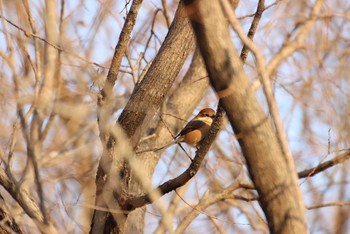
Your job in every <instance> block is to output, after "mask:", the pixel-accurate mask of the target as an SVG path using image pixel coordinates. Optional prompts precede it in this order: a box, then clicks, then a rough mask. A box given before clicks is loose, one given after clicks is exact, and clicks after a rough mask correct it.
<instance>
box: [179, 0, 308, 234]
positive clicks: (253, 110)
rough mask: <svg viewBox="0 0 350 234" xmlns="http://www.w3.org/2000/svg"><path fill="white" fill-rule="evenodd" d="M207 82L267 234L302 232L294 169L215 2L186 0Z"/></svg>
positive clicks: (300, 205)
mask: <svg viewBox="0 0 350 234" xmlns="http://www.w3.org/2000/svg"><path fill="white" fill-rule="evenodd" d="M185 2H186V10H187V12H188V14H189V16H190V18H191V22H192V26H193V28H194V31H195V34H196V37H197V42H198V44H199V47H200V50H201V53H202V56H203V59H204V61H205V64H206V67H207V71H208V73H209V77H210V82H211V84H212V86H213V87H214V89H215V90H216V92H217V95H218V96H219V98H220V99H221V103H222V105H223V108H224V109H225V111H226V114H227V116H228V118H229V121H230V123H231V126H232V128H233V130H234V131H235V133H236V134H239V135H240V136H242V137H240V138H239V139H238V140H239V144H240V146H241V149H242V151H243V154H244V156H245V158H246V160H247V165H248V170H249V173H250V175H251V178H252V180H253V182H254V183H255V185H256V188H257V191H258V193H259V202H260V204H261V207H262V209H263V211H264V213H265V215H266V218H267V222H268V225H269V229H270V231H271V233H306V232H307V230H306V229H307V228H306V221H305V215H304V211H305V208H304V206H303V200H302V197H301V192H300V189H299V186H298V183H297V175H296V173H295V169H294V165H290V164H288V161H292V160H287V159H286V157H288V156H287V155H284V154H283V151H282V149H281V146H280V144H279V141H278V138H277V135H276V133H275V130H274V127H273V124H272V122H271V120H270V118H269V117H268V116H267V115H266V114H265V113H264V112H263V111H262V108H261V106H260V105H259V102H258V101H257V99H256V97H255V94H254V90H253V89H252V86H251V84H250V83H249V80H248V78H247V76H246V74H245V73H244V70H243V65H242V62H241V60H240V58H239V56H238V55H237V53H236V51H235V48H234V47H233V45H232V42H231V38H230V34H229V30H228V25H227V23H226V20H225V18H224V16H223V13H222V9H221V7H220V4H219V2H217V1H211V0H201V1H197V0H194V1H185Z"/></svg>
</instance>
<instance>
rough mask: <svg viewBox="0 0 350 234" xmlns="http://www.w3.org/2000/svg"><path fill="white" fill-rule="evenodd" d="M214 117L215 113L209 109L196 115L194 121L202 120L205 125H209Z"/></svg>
mask: <svg viewBox="0 0 350 234" xmlns="http://www.w3.org/2000/svg"><path fill="white" fill-rule="evenodd" d="M214 117H215V111H214V110H213V109H211V108H205V109H203V110H201V111H200V112H199V113H198V115H197V116H196V117H195V119H197V120H202V121H204V122H205V123H207V124H209V125H211V123H212V122H213V119H214Z"/></svg>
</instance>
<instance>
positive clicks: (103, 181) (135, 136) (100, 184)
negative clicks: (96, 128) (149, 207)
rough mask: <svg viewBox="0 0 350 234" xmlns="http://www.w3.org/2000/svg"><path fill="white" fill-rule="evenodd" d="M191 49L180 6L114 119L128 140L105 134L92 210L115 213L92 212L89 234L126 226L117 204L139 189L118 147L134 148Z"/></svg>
mask: <svg viewBox="0 0 350 234" xmlns="http://www.w3.org/2000/svg"><path fill="white" fill-rule="evenodd" d="M193 48H194V35H193V32H192V28H191V25H190V22H189V20H188V19H187V17H186V15H185V13H184V9H183V6H182V3H181V2H180V4H179V7H178V10H177V12H176V14H175V18H174V21H173V23H172V25H171V26H170V29H169V32H168V34H167V36H166V38H165V40H164V42H163V44H162V46H161V48H160V49H159V52H158V54H157V56H156V57H155V59H154V61H153V62H152V65H151V66H150V68H149V70H148V71H147V73H146V75H145V77H144V78H143V80H142V81H141V82H140V83H139V84H138V85H137V86H136V87H135V89H134V91H133V93H132V96H131V98H130V100H129V102H128V103H127V105H126V107H125V108H124V110H123V112H122V113H121V115H120V117H119V119H118V123H117V124H119V125H120V126H121V128H122V129H123V131H124V132H125V134H126V137H127V138H128V139H126V138H123V137H120V134H119V133H120V132H119V133H117V134H113V132H111V134H107V135H110V137H109V139H108V140H107V144H106V145H105V147H104V152H103V155H102V157H101V160H100V163H99V167H98V171H97V176H96V206H97V207H98V208H100V207H103V208H106V207H109V208H113V209H116V210H118V212H116V213H109V212H106V211H101V210H98V209H97V210H95V212H94V216H93V220H92V223H91V230H90V233H124V232H125V230H126V229H125V228H126V227H127V226H129V225H127V218H128V215H129V214H128V213H122V212H120V211H122V210H124V208H125V207H121V206H120V204H118V202H121V201H122V200H123V199H124V198H125V196H131V195H136V194H140V193H142V186H141V184H140V181H139V180H137V179H135V177H134V172H133V170H137V169H138V170H140V168H131V166H130V160H131V159H133V160H134V159H135V160H136V161H137V160H138V159H137V158H138V157H135V156H133V155H132V153H131V151H130V152H127V151H124V150H123V149H122V148H123V147H121V145H123V144H125V143H126V142H125V141H128V142H129V143H126V144H130V145H132V147H133V148H135V147H136V146H137V145H138V143H139V140H140V138H141V137H142V136H143V135H144V134H145V133H146V130H147V129H148V125H149V123H150V121H151V120H152V118H153V116H154V113H155V112H156V111H157V110H158V109H159V108H160V106H161V104H162V103H163V101H164V100H165V97H166V94H167V93H168V92H169V89H170V87H171V85H172V83H173V82H174V80H175V78H176V77H177V75H178V73H179V72H180V69H181V67H182V65H183V63H184V62H185V60H186V58H187V57H188V55H189V53H190V52H191V51H193ZM117 128H118V127H117ZM117 132H118V131H117ZM135 160H134V161H135ZM142 169H143V170H145V172H144V171H143V172H144V174H148V171H147V168H142ZM146 179H147V178H146ZM148 179H150V178H148ZM106 193H108V194H109V195H106ZM112 194H113V195H114V196H115V198H116V199H115V200H114V202H112V201H111V197H110V196H111V195H112ZM113 203H117V204H113ZM136 216H137V217H143V216H142V215H141V216H140V215H136ZM138 220H140V219H138ZM142 226H143V225H142ZM128 229H129V230H134V231H135V230H137V231H142V227H141V228H138V227H134V228H130V227H128Z"/></svg>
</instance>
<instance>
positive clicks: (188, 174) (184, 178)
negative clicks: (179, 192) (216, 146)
mask: <svg viewBox="0 0 350 234" xmlns="http://www.w3.org/2000/svg"><path fill="white" fill-rule="evenodd" d="M223 119H224V110H223V109H222V108H221V107H220V104H219V107H218V109H217V114H216V117H215V119H214V122H213V124H212V126H211V128H210V130H209V133H208V135H207V136H206V137H205V139H204V140H203V141H202V142H201V143H200V145H199V149H198V151H197V152H196V155H195V157H194V159H193V161H192V163H191V164H190V166H189V167H188V168H187V170H185V171H184V172H183V173H182V174H180V175H179V176H177V177H176V178H174V179H171V180H168V181H166V182H165V183H163V184H161V185H160V186H158V188H156V189H155V191H156V192H159V193H160V194H161V195H164V194H167V193H169V192H171V191H173V190H176V189H177V188H179V187H181V186H183V185H184V184H186V183H187V182H188V181H189V180H190V179H191V178H192V177H194V176H195V175H196V174H197V172H198V170H199V168H200V165H201V163H202V161H203V159H204V157H205V155H206V154H207V152H208V151H209V149H210V146H211V144H212V143H213V142H214V140H215V138H216V136H217V134H218V132H219V130H220V128H221V126H222V123H223ZM151 193H153V192H151ZM151 193H150V194H151ZM150 194H145V195H143V196H138V197H127V195H126V196H123V197H122V198H120V197H118V196H116V198H117V199H118V200H119V202H120V203H121V204H122V207H123V209H124V210H127V211H132V210H134V209H136V208H138V207H142V206H144V205H147V204H150V203H152V200H151V198H150V197H151V196H150Z"/></svg>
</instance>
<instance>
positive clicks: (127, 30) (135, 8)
mask: <svg viewBox="0 0 350 234" xmlns="http://www.w3.org/2000/svg"><path fill="white" fill-rule="evenodd" d="M141 5H142V0H134V1H133V2H132V5H131V8H130V11H129V12H128V15H127V16H126V19H125V22H124V25H123V29H122V31H121V32H120V35H119V40H118V44H117V46H116V47H115V50H114V55H113V59H112V62H111V66H110V68H109V71H108V75H107V80H106V83H105V85H104V87H103V89H102V90H101V94H102V99H101V98H100V99H99V105H102V102H104V101H106V100H105V99H107V104H109V99H110V98H112V90H113V87H114V84H115V81H116V80H117V76H118V71H119V68H120V64H121V62H122V59H123V57H124V54H125V51H126V48H127V46H128V43H129V40H130V36H131V32H132V30H133V28H134V25H135V22H136V18H137V14H138V12H139V9H140V7H141Z"/></svg>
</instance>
